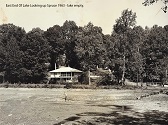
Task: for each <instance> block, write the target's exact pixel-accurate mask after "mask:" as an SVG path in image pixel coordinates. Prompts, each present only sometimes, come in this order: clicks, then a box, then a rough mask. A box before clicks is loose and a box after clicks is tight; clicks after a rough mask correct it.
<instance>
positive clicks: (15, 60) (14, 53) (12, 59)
mask: <svg viewBox="0 0 168 125" xmlns="http://www.w3.org/2000/svg"><path fill="white" fill-rule="evenodd" d="M6 52H7V53H6V68H5V70H6V72H5V79H6V80H7V81H8V82H11V83H17V82H19V69H20V68H21V67H22V52H21V51H20V49H19V46H18V44H17V42H16V38H15V37H13V36H12V37H11V39H10V41H8V42H7V45H6Z"/></svg>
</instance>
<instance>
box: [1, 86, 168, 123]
mask: <svg viewBox="0 0 168 125" xmlns="http://www.w3.org/2000/svg"><path fill="white" fill-rule="evenodd" d="M150 92H152V90H113V89H110V90H89V89H87V90H83V89H37V88H36V89H26V88H0V125H61V124H62V125H63V124H64V125H87V124H88V125H101V124H102V125H106V124H116V125H118V124H135V125H136V124H139V123H141V124H152V123H156V124H165V123H166V124H167V123H168V121H167V118H168V105H167V104H168V96H167V95H165V94H158V95H153V96H150V97H146V98H143V99H141V100H136V97H138V96H140V95H142V94H145V93H150ZM64 93H66V94H67V101H66V102H65V100H64V98H65V97H64V96H65V94H64ZM158 118H159V119H158Z"/></svg>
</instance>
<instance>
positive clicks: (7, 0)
mask: <svg viewBox="0 0 168 125" xmlns="http://www.w3.org/2000/svg"><path fill="white" fill-rule="evenodd" d="M143 1H144V0H0V24H3V23H13V24H14V25H16V26H20V27H23V28H24V29H25V30H26V31H27V32H28V31H30V30H31V29H32V28H36V27H40V28H41V29H43V30H46V29H48V28H49V27H52V26H53V25H56V24H58V25H60V26H62V25H63V23H64V22H65V20H73V21H75V22H76V24H77V25H78V26H84V25H87V23H88V22H92V23H93V24H94V25H95V26H100V27H101V28H102V29H103V33H104V34H111V32H112V27H113V25H114V24H115V20H116V19H117V18H119V17H120V16H121V12H122V11H123V10H124V9H127V8H128V9H130V10H132V11H133V12H136V15H137V24H136V25H141V26H142V27H145V26H148V27H151V26H153V25H155V24H157V25H159V26H164V25H167V24H168V12H167V13H166V14H165V13H164V12H163V11H162V10H161V7H163V6H164V5H163V3H161V2H158V3H157V4H154V5H153V6H148V7H144V6H143V5H142V2H143ZM61 3H63V4H65V5H66V6H65V7H50V8H49V7H45V8H43V7H42V8H40V7H30V6H29V7H23V4H24V5H25V4H28V5H30V4H32V5H34V4H39V5H46V4H50V5H58V4H61ZM6 4H22V7H6ZM67 4H73V5H75V4H78V5H83V7H67Z"/></svg>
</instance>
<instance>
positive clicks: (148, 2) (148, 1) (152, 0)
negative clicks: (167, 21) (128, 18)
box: [142, 0, 168, 13]
mask: <svg viewBox="0 0 168 125" xmlns="http://www.w3.org/2000/svg"><path fill="white" fill-rule="evenodd" d="M158 1H161V2H162V3H163V4H164V6H163V7H162V8H161V9H162V10H163V12H165V13H167V3H168V0H145V1H144V2H143V3H142V4H143V5H144V6H150V5H153V4H154V3H157V2H158Z"/></svg>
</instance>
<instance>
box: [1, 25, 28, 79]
mask: <svg viewBox="0 0 168 125" xmlns="http://www.w3.org/2000/svg"><path fill="white" fill-rule="evenodd" d="M24 35H25V30H24V29H22V28H21V27H18V26H15V25H13V24H3V25H0V72H4V74H5V76H4V77H5V80H6V81H9V82H17V81H19V78H18V74H19V73H18V69H19V68H20V66H21V65H20V63H21V62H20V61H21V53H22V52H21V51H20V42H21V39H22V38H23V37H24ZM15 69H16V70H15Z"/></svg>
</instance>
